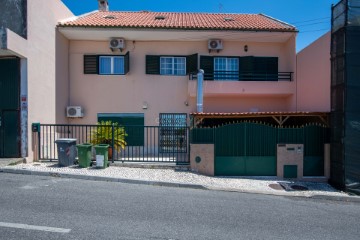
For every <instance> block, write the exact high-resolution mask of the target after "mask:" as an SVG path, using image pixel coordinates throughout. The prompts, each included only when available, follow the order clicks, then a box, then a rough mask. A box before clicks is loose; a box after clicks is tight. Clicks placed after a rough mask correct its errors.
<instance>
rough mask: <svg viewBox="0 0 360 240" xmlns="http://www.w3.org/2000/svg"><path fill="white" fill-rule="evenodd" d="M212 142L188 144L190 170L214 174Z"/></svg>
mask: <svg viewBox="0 0 360 240" xmlns="http://www.w3.org/2000/svg"><path fill="white" fill-rule="evenodd" d="M214 149H215V147H214V144H190V168H191V171H194V172H197V173H201V174H204V175H207V176H214V156H215V152H214Z"/></svg>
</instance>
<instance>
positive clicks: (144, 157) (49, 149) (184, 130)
mask: <svg viewBox="0 0 360 240" xmlns="http://www.w3.org/2000/svg"><path fill="white" fill-rule="evenodd" d="M121 127H123V128H124V130H125V133H126V136H125V142H126V146H125V148H123V149H121V150H120V151H119V150H117V149H116V147H115V146H114V142H116V137H113V136H114V133H115V132H116V128H118V127H117V126H115V125H68V124H40V130H39V131H38V133H37V137H38V142H39V146H38V153H39V154H38V155H39V159H40V160H51V161H52V160H57V159H58V153H57V147H56V143H55V141H56V140H58V139H60V138H74V139H76V140H77V141H76V143H77V144H82V143H94V144H95V143H96V142H95V135H96V132H99V131H101V132H102V135H103V143H107V144H109V145H110V146H111V148H112V157H111V159H110V160H112V161H113V162H114V161H121V162H164V163H167V162H168V163H171V162H172V163H176V164H188V163H189V128H188V127H171V126H166V127H159V126H121ZM115 136H116V134H115ZM93 158H95V153H94V152H93Z"/></svg>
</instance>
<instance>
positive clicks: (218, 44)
mask: <svg viewBox="0 0 360 240" xmlns="http://www.w3.org/2000/svg"><path fill="white" fill-rule="evenodd" d="M223 47H224V46H223V42H222V40H220V39H211V40H209V41H208V49H209V50H217V51H219V50H221V49H223Z"/></svg>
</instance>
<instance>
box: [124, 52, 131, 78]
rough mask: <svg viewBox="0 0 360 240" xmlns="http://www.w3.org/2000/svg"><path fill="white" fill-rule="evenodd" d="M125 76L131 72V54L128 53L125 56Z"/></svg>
mask: <svg viewBox="0 0 360 240" xmlns="http://www.w3.org/2000/svg"><path fill="white" fill-rule="evenodd" d="M124 70H125V72H124V74H127V73H128V72H129V71H130V52H127V53H126V54H125V56H124Z"/></svg>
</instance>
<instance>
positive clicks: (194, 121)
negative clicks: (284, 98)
mask: <svg viewBox="0 0 360 240" xmlns="http://www.w3.org/2000/svg"><path fill="white" fill-rule="evenodd" d="M190 118H191V125H192V127H196V126H198V125H199V124H201V123H202V122H204V121H205V120H209V119H241V120H246V119H259V120H260V119H266V118H267V119H269V118H270V119H273V120H274V121H275V122H276V123H277V124H278V126H279V127H283V126H284V124H285V123H286V122H287V121H288V120H289V119H290V118H303V119H304V118H305V119H306V118H307V119H310V118H312V119H314V118H315V119H317V121H318V122H319V123H322V124H324V125H325V126H327V127H329V113H326V112H235V113H220V112H218V113H206V112H201V113H199V112H194V113H190Z"/></svg>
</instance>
